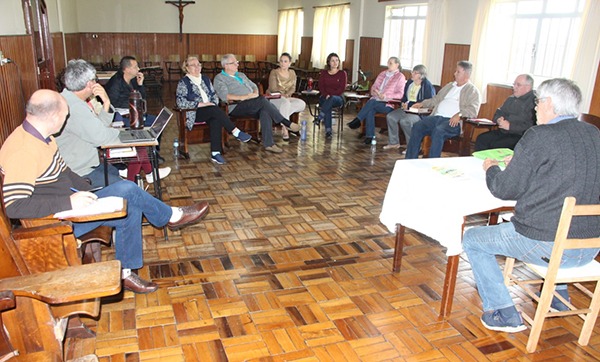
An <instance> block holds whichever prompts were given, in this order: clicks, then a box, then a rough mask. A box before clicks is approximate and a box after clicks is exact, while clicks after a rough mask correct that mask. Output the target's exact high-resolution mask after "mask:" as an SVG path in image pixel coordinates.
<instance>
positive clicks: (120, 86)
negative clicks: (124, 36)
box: [104, 55, 164, 161]
mask: <svg viewBox="0 0 600 362" xmlns="http://www.w3.org/2000/svg"><path fill="white" fill-rule="evenodd" d="M104 87H105V88H106V93H107V94H108V98H110V102H111V103H112V105H113V106H114V107H115V109H116V111H117V112H118V113H119V114H121V115H123V116H126V115H129V95H130V93H131V91H133V90H136V91H138V92H140V94H141V96H142V98H143V99H146V88H145V87H144V73H142V72H140V67H139V66H138V62H137V60H136V59H135V58H134V57H132V56H129V55H127V56H124V57H123V58H121V61H120V62H119V70H118V71H117V72H116V73H115V74H114V75H113V76H112V77H110V79H109V80H108V83H106V85H105V86H104ZM155 119H156V116H154V115H150V114H145V115H144V126H151V125H152V123H153V122H154V120H155ZM123 121H124V122H125V127H129V126H130V125H129V121H130V120H129V118H127V117H124V118H123ZM160 140H161V136H159V137H158V143H159V145H158V146H157V147H156V149H157V150H160ZM158 158H159V160H160V161H164V158H162V157H161V156H160V155H159V156H158Z"/></svg>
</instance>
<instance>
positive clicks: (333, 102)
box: [319, 96, 344, 132]
mask: <svg viewBox="0 0 600 362" xmlns="http://www.w3.org/2000/svg"><path fill="white" fill-rule="evenodd" d="M343 105H344V98H342V96H330V97H329V98H327V99H325V97H319V108H320V111H319V115H321V114H322V116H323V119H324V120H325V131H326V132H331V123H332V122H331V110H332V109H333V108H335V107H341V106H343ZM340 122H341V120H340Z"/></svg>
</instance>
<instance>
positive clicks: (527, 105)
mask: <svg viewBox="0 0 600 362" xmlns="http://www.w3.org/2000/svg"><path fill="white" fill-rule="evenodd" d="M534 101H535V94H534V93H533V78H531V76H530V75H529V74H521V75H519V76H518V77H517V79H515V82H514V83H513V95H512V96H510V97H508V98H507V99H506V101H505V102H504V104H503V105H502V106H501V107H500V108H498V109H497V110H496V113H494V122H496V124H498V128H499V129H496V130H493V131H489V132H485V133H482V134H480V135H479V136H478V137H477V140H476V141H475V151H483V150H489V149H492V148H510V149H511V150H514V149H515V145H516V144H517V142H519V140H520V139H521V136H523V133H525V131H527V129H528V128H529V127H531V126H533V125H534V124H535V112H534V108H535V102H534Z"/></svg>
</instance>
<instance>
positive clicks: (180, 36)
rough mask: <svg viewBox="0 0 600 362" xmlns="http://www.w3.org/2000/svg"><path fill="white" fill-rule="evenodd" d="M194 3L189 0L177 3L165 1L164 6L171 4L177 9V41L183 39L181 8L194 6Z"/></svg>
mask: <svg viewBox="0 0 600 362" xmlns="http://www.w3.org/2000/svg"><path fill="white" fill-rule="evenodd" d="M195 3H196V2H195V1H190V0H177V1H165V4H171V5H174V6H177V8H178V9H179V41H180V42H181V40H182V39H183V8H185V7H186V6H188V5H189V4H195Z"/></svg>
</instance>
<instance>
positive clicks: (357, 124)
mask: <svg viewBox="0 0 600 362" xmlns="http://www.w3.org/2000/svg"><path fill="white" fill-rule="evenodd" d="M348 127H350V128H351V129H357V128H358V127H360V119H358V118H354V119H353V120H352V122H350V123H348Z"/></svg>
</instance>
